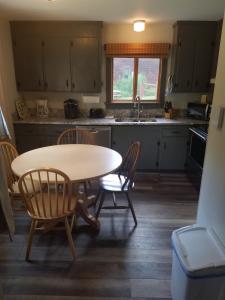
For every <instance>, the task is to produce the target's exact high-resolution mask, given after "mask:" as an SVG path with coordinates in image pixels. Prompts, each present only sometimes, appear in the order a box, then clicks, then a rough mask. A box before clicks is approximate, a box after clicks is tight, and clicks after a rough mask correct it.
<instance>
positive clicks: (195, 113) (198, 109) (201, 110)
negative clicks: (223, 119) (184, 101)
mask: <svg viewBox="0 0 225 300" xmlns="http://www.w3.org/2000/svg"><path fill="white" fill-rule="evenodd" d="M210 112H211V105H210V104H202V103H195V102H189V103H188V106H187V116H188V118H193V119H198V120H209V117H210Z"/></svg>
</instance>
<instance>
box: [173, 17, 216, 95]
mask: <svg viewBox="0 0 225 300" xmlns="http://www.w3.org/2000/svg"><path fill="white" fill-rule="evenodd" d="M216 29H217V22H208V21H179V22H177V23H176V24H175V25H174V37H173V47H172V58H171V73H170V80H169V84H170V90H171V91H172V92H175V93H183V92H188V93H190V92H207V91H208V89H209V83H210V77H211V68H212V60H213V53H214V47H215V40H216Z"/></svg>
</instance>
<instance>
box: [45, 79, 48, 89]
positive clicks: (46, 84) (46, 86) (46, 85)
mask: <svg viewBox="0 0 225 300" xmlns="http://www.w3.org/2000/svg"><path fill="white" fill-rule="evenodd" d="M45 88H46V89H47V88H48V83H47V81H45Z"/></svg>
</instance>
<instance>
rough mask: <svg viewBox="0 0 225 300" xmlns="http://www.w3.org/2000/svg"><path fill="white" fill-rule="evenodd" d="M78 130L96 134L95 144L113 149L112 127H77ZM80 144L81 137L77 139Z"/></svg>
mask: <svg viewBox="0 0 225 300" xmlns="http://www.w3.org/2000/svg"><path fill="white" fill-rule="evenodd" d="M76 128H78V129H83V130H88V131H94V132H96V138H95V144H96V145H98V146H103V147H107V148H111V127H110V126H76ZM77 142H78V143H79V136H78V137H77Z"/></svg>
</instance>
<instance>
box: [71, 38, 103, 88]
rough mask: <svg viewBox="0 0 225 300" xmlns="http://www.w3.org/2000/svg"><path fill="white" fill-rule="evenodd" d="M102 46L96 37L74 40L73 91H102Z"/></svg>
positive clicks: (72, 63) (72, 46)
mask: <svg viewBox="0 0 225 300" xmlns="http://www.w3.org/2000/svg"><path fill="white" fill-rule="evenodd" d="M99 58H100V45H99V40H98V39H97V38H94V37H87V38H76V39H73V42H72V45H71V72H72V90H73V91H75V92H99V91H100V72H99V70H100V59H99Z"/></svg>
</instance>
